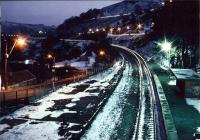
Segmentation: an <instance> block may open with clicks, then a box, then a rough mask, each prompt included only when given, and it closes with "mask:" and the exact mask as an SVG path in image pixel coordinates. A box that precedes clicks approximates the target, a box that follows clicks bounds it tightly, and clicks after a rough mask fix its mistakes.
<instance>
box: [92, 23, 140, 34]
mask: <svg viewBox="0 0 200 140" xmlns="http://www.w3.org/2000/svg"><path fill="white" fill-rule="evenodd" d="M142 28H143V24H142V23H138V24H137V25H136V29H137V30H141V29H142ZM115 29H116V30H117V31H118V32H119V33H120V32H121V31H122V28H121V27H117V28H114V27H111V28H110V29H109V31H110V33H111V34H112V33H113V31H114V30H115ZM126 29H127V30H130V29H131V26H129V25H127V26H126ZM100 30H102V31H104V32H105V31H106V29H105V28H102V29H99V28H96V29H95V30H93V29H92V28H90V29H89V30H88V33H94V31H96V32H99V31H100Z"/></svg>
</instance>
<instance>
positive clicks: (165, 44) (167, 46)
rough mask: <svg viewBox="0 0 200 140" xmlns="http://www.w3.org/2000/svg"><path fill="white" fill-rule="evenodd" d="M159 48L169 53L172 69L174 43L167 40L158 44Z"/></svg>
mask: <svg viewBox="0 0 200 140" xmlns="http://www.w3.org/2000/svg"><path fill="white" fill-rule="evenodd" d="M158 45H159V46H161V48H162V50H163V51H165V52H167V53H168V63H169V68H170V50H171V48H172V42H169V41H167V39H166V38H165V40H164V41H163V42H161V43H158Z"/></svg>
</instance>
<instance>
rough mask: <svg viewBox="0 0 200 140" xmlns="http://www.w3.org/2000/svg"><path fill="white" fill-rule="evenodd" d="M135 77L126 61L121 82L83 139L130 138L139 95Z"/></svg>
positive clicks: (107, 139)
mask: <svg viewBox="0 0 200 140" xmlns="http://www.w3.org/2000/svg"><path fill="white" fill-rule="evenodd" d="M134 78H135V76H134V74H133V67H132V66H131V64H130V63H126V67H125V70H124V72H123V76H122V78H121V80H120V82H119V84H118V85H117V87H116V89H115V91H114V92H113V94H112V95H111V96H110V98H109V99H108V102H107V103H106V104H105V106H104V107H103V109H102V111H101V112H100V113H99V114H98V115H97V116H96V117H95V119H94V121H93V123H92V124H91V127H90V128H89V129H88V130H87V131H86V133H85V134H84V135H83V137H82V139H83V140H93V139H97V140H101V139H102V140H109V139H129V136H130V134H131V132H132V130H133V126H134V121H135V120H134V119H135V117H136V115H135V114H136V98H137V97H138V95H137V88H136V87H135V86H137V85H136V83H137V82H136V80H135V79H134ZM134 115H135V117H134ZM127 118H128V119H127Z"/></svg>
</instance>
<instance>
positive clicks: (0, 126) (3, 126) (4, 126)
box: [0, 124, 10, 132]
mask: <svg viewBox="0 0 200 140" xmlns="http://www.w3.org/2000/svg"><path fill="white" fill-rule="evenodd" d="M8 127H10V125H8V124H1V125H0V132H1V131H3V130H5V129H6V128H8Z"/></svg>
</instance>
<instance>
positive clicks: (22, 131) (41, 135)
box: [0, 121, 62, 140]
mask: <svg viewBox="0 0 200 140" xmlns="http://www.w3.org/2000/svg"><path fill="white" fill-rule="evenodd" d="M30 122H31V121H27V122H26V123H23V124H20V125H17V126H14V128H13V129H10V130H8V131H7V132H5V133H3V134H2V135H0V139H3V140H36V139H37V140H56V139H61V138H62V137H61V136H59V135H58V132H57V131H58V128H59V127H60V123H58V122H51V121H46V122H42V123H38V124H30ZM47 128H48V129H47Z"/></svg>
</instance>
